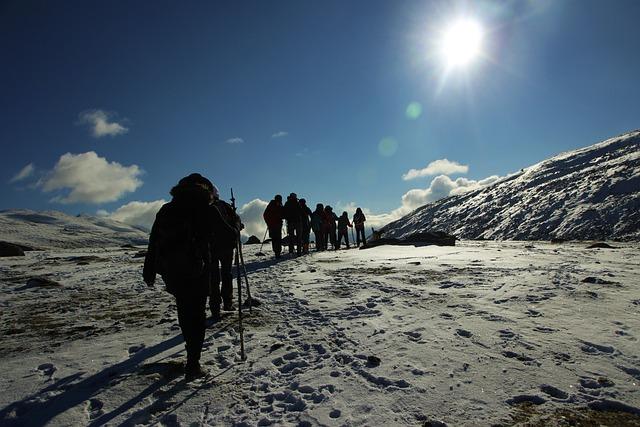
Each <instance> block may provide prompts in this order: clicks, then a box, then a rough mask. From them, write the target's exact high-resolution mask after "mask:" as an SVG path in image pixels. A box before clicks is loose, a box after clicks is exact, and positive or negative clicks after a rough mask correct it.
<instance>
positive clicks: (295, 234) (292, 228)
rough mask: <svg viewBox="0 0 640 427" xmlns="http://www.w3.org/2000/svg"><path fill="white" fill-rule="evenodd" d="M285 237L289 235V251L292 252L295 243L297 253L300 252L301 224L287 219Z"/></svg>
mask: <svg viewBox="0 0 640 427" xmlns="http://www.w3.org/2000/svg"><path fill="white" fill-rule="evenodd" d="M287 237H289V253H290V254H292V253H293V247H294V245H295V247H296V252H297V254H298V255H300V254H301V253H302V224H301V223H300V222H289V221H287Z"/></svg>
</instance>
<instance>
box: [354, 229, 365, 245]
mask: <svg viewBox="0 0 640 427" xmlns="http://www.w3.org/2000/svg"><path fill="white" fill-rule="evenodd" d="M360 236H362V244H363V245H366V244H367V238H366V237H364V227H356V242H357V245H358V246H360Z"/></svg>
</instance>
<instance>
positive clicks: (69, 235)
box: [0, 209, 149, 249]
mask: <svg viewBox="0 0 640 427" xmlns="http://www.w3.org/2000/svg"><path fill="white" fill-rule="evenodd" d="M148 236H149V234H148V232H146V231H143V230H141V229H139V228H135V227H132V226H130V225H127V224H123V223H121V222H118V221H114V220H111V219H108V218H99V217H93V216H89V215H79V216H71V215H67V214H65V213H62V212H58V211H45V212H37V211H32V210H27V209H10V210H3V211H0V240H2V241H6V242H11V243H15V244H20V245H26V246H30V247H35V248H38V249H50V248H65V249H70V248H84V247H99V246H102V247H105V246H120V245H123V244H127V243H128V244H134V245H135V244H144V243H146V242H147V239H148Z"/></svg>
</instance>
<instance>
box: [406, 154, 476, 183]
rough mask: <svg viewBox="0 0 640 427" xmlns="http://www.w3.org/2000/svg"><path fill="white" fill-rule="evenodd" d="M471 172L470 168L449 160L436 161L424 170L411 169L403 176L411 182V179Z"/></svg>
mask: <svg viewBox="0 0 640 427" xmlns="http://www.w3.org/2000/svg"><path fill="white" fill-rule="evenodd" d="M467 172H469V166H467V165H461V164H460V163H458V162H452V161H450V160H448V159H439V160H434V161H433V162H431V163H429V164H428V165H427V167H426V168H423V169H409V171H408V172H407V173H405V174H404V175H402V179H403V180H405V181H409V180H411V179H416V178H422V177H425V176H431V175H440V174H442V175H452V174H456V173H467Z"/></svg>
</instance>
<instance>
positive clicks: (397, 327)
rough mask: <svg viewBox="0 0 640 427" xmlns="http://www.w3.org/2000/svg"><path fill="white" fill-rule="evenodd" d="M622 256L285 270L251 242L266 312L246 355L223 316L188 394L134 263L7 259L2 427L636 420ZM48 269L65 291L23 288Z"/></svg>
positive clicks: (405, 254) (489, 246) (402, 258)
mask: <svg viewBox="0 0 640 427" xmlns="http://www.w3.org/2000/svg"><path fill="white" fill-rule="evenodd" d="M615 245H616V246H620V248H619V249H614V250H609V249H586V246H587V244H585V243H571V244H564V245H551V244H548V243H542V242H461V243H460V244H459V246H456V247H419V248H414V247H388V246H387V247H378V248H373V249H369V250H364V251H357V250H350V251H339V252H325V253H314V254H312V255H310V256H306V257H301V258H292V259H284V260H282V261H281V262H278V263H276V262H274V261H273V260H269V259H265V258H258V257H255V256H254V255H253V254H254V253H255V251H257V247H251V246H249V247H247V248H246V249H245V250H246V260H247V264H248V270H249V277H250V280H251V286H252V293H253V295H254V297H256V298H257V299H259V300H260V302H261V303H262V304H261V305H260V306H259V307H254V309H253V310H254V312H253V314H252V315H251V316H248V317H247V318H246V319H245V328H246V330H245V338H246V350H247V357H248V360H247V361H246V362H242V361H240V360H239V356H238V351H239V337H238V334H237V330H236V328H237V327H236V323H235V320H236V319H237V314H236V313H233V314H230V315H228V316H226V317H225V318H223V320H222V321H221V322H219V323H215V324H212V325H210V327H209V328H208V330H207V337H206V343H205V351H204V354H203V362H204V364H205V366H206V367H207V368H208V369H209V370H210V371H211V376H209V377H207V378H206V379H204V380H200V381H195V382H192V383H185V382H184V380H183V379H182V375H183V374H182V370H181V369H182V368H181V365H180V362H182V361H183V359H184V350H183V343H182V341H181V337H180V335H179V328H178V327H177V322H176V320H175V312H174V311H175V309H174V307H173V303H172V299H171V297H170V295H168V294H166V293H165V292H163V291H162V290H161V289H159V287H157V288H155V289H148V288H147V287H146V286H145V285H144V284H142V283H141V281H140V269H141V262H142V259H141V258H135V257H134V256H135V254H136V251H135V250H133V251H129V252H127V251H126V250H124V249H119V248H113V249H108V250H99V249H87V250H75V251H58V252H38V253H29V254H28V255H27V256H26V257H24V258H4V259H2V260H0V286H1V289H2V293H1V294H0V307H2V311H1V315H0V319H1V323H0V334H1V336H2V339H3V346H2V348H1V349H0V361H1V362H2V366H3V369H4V370H5V372H7V375H6V376H3V377H2V379H0V387H2V389H4V390H7V392H5V393H3V394H2V395H0V423H1V424H3V425H42V424H44V423H49V424H50V425H69V424H76V425H77V424H80V425H105V424H108V425H146V424H156V425H157V424H159V425H190V424H191V423H193V422H195V423H201V424H205V425H206V424H211V425H220V424H222V425H228V424H235V425H271V424H277V425H281V424H285V425H303V426H304V425H420V424H422V423H424V422H425V421H426V420H441V421H443V422H446V423H448V424H449V425H492V424H495V423H502V424H504V425H511V424H513V423H515V422H516V421H518V420H520V421H522V420H523V418H521V417H523V416H525V417H529V418H526V419H525V421H526V420H529V421H530V420H532V419H535V418H536V417H538V418H539V417H543V416H548V414H553V413H554V412H556V411H573V412H575V413H576V414H583V415H584V414H588V413H590V412H589V410H590V409H593V410H598V411H600V412H598V413H600V414H613V415H610V416H617V415H616V414H618V415H619V414H622V416H624V417H628V418H623V420H624V422H626V423H633V422H636V423H637V422H640V421H639V420H640V418H638V417H640V389H639V383H640V346H639V345H638V333H639V331H640V316H639V314H640V313H639V312H640V296H639V295H640V292H639V288H640V283H638V279H637V277H639V274H638V273H639V270H640V254H639V252H638V249H639V247H638V246H637V244H618V243H615ZM38 275H44V276H46V277H47V278H48V279H50V280H53V281H54V282H55V283H44V284H43V283H40V284H37V283H36V284H34V282H29V283H30V284H27V280H28V279H29V278H32V277H34V276H38ZM245 312H246V310H245ZM522 403H530V404H532V405H533V406H522V405H521V404H522ZM536 405H539V406H536ZM523 408H540V410H539V411H536V410H535V409H529V410H523ZM602 410H612V411H615V412H602ZM545 414H546V415H545ZM633 414H635V415H633ZM608 416H609V415H608ZM634 417H635V418H634ZM634 420H635V421H634ZM617 424H620V422H617ZM627 425H633V424H627Z"/></svg>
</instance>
